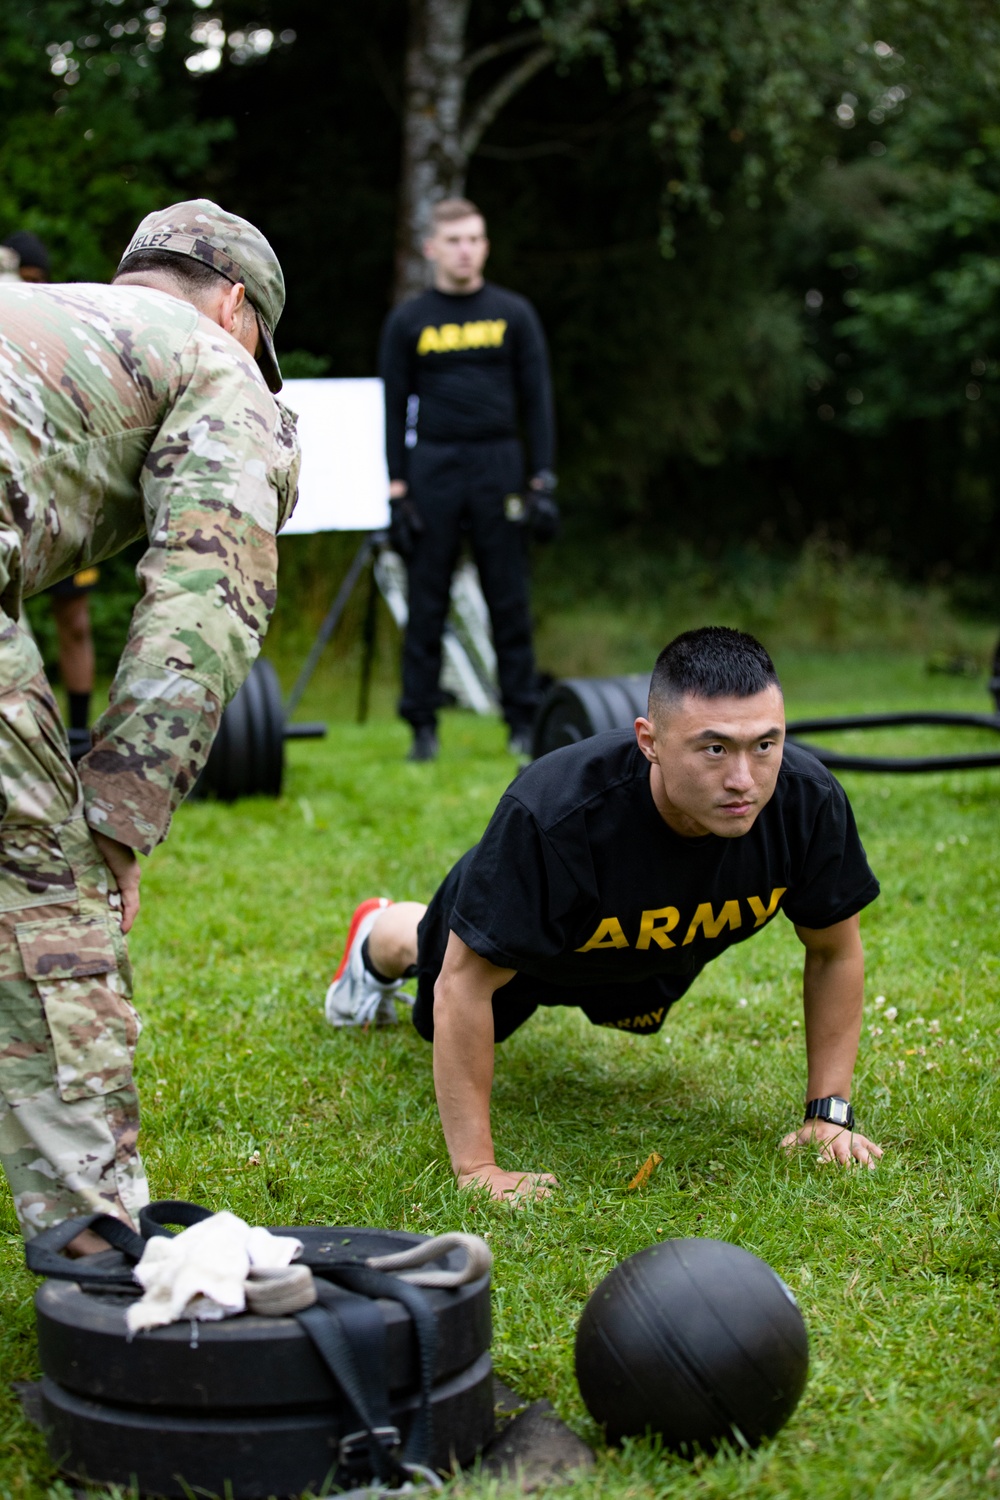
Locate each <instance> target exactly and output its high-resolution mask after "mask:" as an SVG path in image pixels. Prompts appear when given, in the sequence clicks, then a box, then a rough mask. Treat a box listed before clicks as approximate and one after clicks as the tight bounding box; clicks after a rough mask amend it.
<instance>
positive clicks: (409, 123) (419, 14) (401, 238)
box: [394, 0, 469, 302]
mask: <svg viewBox="0 0 1000 1500" xmlns="http://www.w3.org/2000/svg"><path fill="white" fill-rule="evenodd" d="M468 14H469V0H410V35H409V44H408V46H407V50H406V82H405V88H406V92H405V106H404V114H403V167H402V179H401V183H400V203H399V218H398V223H397V237H396V280H395V289H394V290H395V300H396V301H397V302H401V301H402V300H403V299H404V298H405V297H413V296H415V295H416V294H417V293H418V292H422V291H423V289H424V287H425V286H426V285H427V267H426V262H425V261H424V256H423V248H422V247H423V241H424V239H425V237H426V235H427V232H428V229H429V227H430V212H431V208H432V206H433V205H434V204H435V203H437V202H439V201H440V199H442V198H453V197H460V196H461V195H462V193H463V192H464V191H465V173H466V168H467V166H468V160H469V158H468V153H467V152H466V151H465V150H464V149H463V147H462V139H461V132H462V114H463V110H464V105H465V88H466V74H465V72H464V71H463V69H462V59H463V57H464V54H465V27H466V22H467V20H468Z"/></svg>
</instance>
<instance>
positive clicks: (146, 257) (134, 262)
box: [115, 250, 230, 292]
mask: <svg viewBox="0 0 1000 1500" xmlns="http://www.w3.org/2000/svg"><path fill="white" fill-rule="evenodd" d="M143 271H158V272H160V273H163V274H166V275H167V276H172V277H173V279H174V280H175V281H177V282H179V283H180V285H181V286H182V287H183V288H184V290H185V291H188V292H205V291H209V290H211V288H212V287H214V286H217V285H218V283H219V282H220V281H221V282H223V283H224V284H225V285H226V286H228V285H229V284H230V283H229V278H228V277H226V276H223V275H222V273H221V271H216V270H213V268H212V267H211V266H206V265H205V263H204V262H203V261H200V260H195V258H194V256H193V255H178V254H177V253H176V251H174V250H137V251H136V252H135V254H134V255H130V256H129V257H128V259H127V260H124V261H123V262H122V264H121V265H120V266H119V267H118V270H117V272H116V274H115V281H117V280H118V278H119V276H131V275H132V274H133V272H136V273H141V272H143Z"/></svg>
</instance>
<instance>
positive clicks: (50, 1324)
mask: <svg viewBox="0 0 1000 1500" xmlns="http://www.w3.org/2000/svg"><path fill="white" fill-rule="evenodd" d="M278 1232H279V1233H280V1232H281V1231H278ZM285 1232H286V1233H289V1234H290V1233H295V1234H296V1235H297V1236H298V1237H299V1238H300V1239H308V1240H309V1241H310V1243H309V1244H308V1246H307V1250H306V1254H305V1256H304V1257H303V1259H304V1260H306V1261H307V1262H308V1263H310V1264H312V1265H313V1266H314V1267H316V1266H318V1265H321V1264H322V1262H323V1260H324V1259H326V1260H327V1261H329V1260H330V1259H331V1258H332V1257H333V1255H334V1254H336V1253H338V1252H339V1253H340V1254H341V1255H343V1253H344V1249H345V1246H344V1245H343V1243H342V1242H343V1240H344V1239H345V1238H346V1239H348V1241H349V1248H350V1251H351V1252H353V1253H357V1254H359V1255H374V1254H383V1255H384V1254H387V1253H388V1252H389V1251H390V1249H395V1248H402V1247H403V1246H405V1245H408V1244H413V1243H416V1242H419V1240H420V1238H421V1236H419V1235H407V1234H401V1233H394V1232H392V1231H388V1230H384V1231H383V1230H360V1231H348V1230H340V1231H337V1235H336V1238H335V1239H332V1238H331V1231H330V1230H328V1229H326V1230H324V1229H312V1230H309V1229H305V1230H295V1231H292V1230H288V1231H285ZM461 1261H462V1252H461V1251H452V1252H451V1253H450V1254H449V1256H448V1257H447V1258H445V1260H444V1261H443V1264H445V1265H449V1266H456V1267H457V1266H458V1265H460V1264H461ZM138 1295H139V1293H138V1290H136V1291H135V1292H129V1291H126V1290H125V1289H120V1290H119V1289H112V1288H107V1287H80V1286H78V1285H77V1284H76V1283H74V1282H70V1281H46V1282H44V1283H43V1284H42V1286H40V1287H39V1288H38V1291H37V1292H36V1294H35V1320H36V1325H37V1331H38V1349H39V1357H40V1359H41V1365H42V1370H43V1371H44V1373H45V1374H46V1375H47V1376H49V1377H50V1379H52V1380H54V1381H56V1382H57V1383H58V1384H59V1385H61V1386H65V1387H66V1388H67V1389H68V1390H72V1391H79V1392H81V1393H83V1394H85V1395H91V1396H94V1397H97V1398H98V1399H100V1400H102V1401H113V1402H120V1403H122V1404H123V1405H126V1406H147V1407H173V1408H178V1409H183V1410H204V1409H206V1408H211V1409H213V1410H229V1411H235V1410H243V1411H250V1410H261V1409H265V1408H271V1409H277V1408H279V1407H291V1408H302V1407H308V1406H310V1405H313V1406H314V1405H316V1404H317V1403H322V1402H338V1403H339V1402H340V1401H341V1397H340V1395H339V1392H338V1391H337V1390H336V1388H335V1386H334V1384H333V1381H332V1380H331V1378H330V1375H329V1373H328V1371H327V1369H326V1366H325V1365H324V1364H323V1362H322V1361H321V1360H320V1358H319V1356H318V1355H317V1353H316V1351H315V1349H314V1348H313V1345H312V1343H311V1341H310V1340H309V1338H308V1336H307V1335H306V1334H305V1332H304V1331H303V1329H302V1328H301V1327H300V1325H299V1323H298V1322H297V1321H296V1320H295V1318H291V1317H288V1318H264V1317H256V1316H254V1315H252V1314H243V1315H241V1316H240V1317H237V1318H226V1319H224V1320H223V1321H222V1322H219V1323H198V1324H196V1325H195V1329H196V1332H195V1331H193V1330H192V1325H191V1323H190V1321H185V1322H183V1323H172V1324H169V1325H168V1326H167V1327H165V1328H154V1329H151V1330H149V1331H148V1332H145V1333H140V1334H136V1335H131V1336H130V1335H129V1334H128V1331H127V1329H126V1325H125V1312H126V1310H127V1308H128V1307H129V1305H130V1303H131V1302H133V1301H134V1300H135V1298H136V1297H137V1296H138ZM425 1295H426V1296H427V1298H428V1300H429V1302H430V1305H431V1307H432V1308H433V1310H434V1313H435V1316H436V1321H437V1330H438V1347H437V1355H436V1360H435V1369H434V1379H435V1380H442V1379H444V1378H445V1377H446V1376H450V1375H452V1374H454V1372H455V1371H456V1370H462V1369H465V1367H466V1366H467V1365H469V1364H471V1363H472V1361H473V1360H475V1359H477V1358H478V1357H479V1356H480V1355H481V1354H483V1353H484V1352H485V1351H486V1350H487V1349H489V1346H490V1338H491V1325H490V1284H489V1277H488V1276H482V1277H480V1278H479V1279H478V1280H477V1281H473V1282H469V1283H468V1284H467V1285H466V1286H462V1287H457V1288H456V1289H455V1290H454V1291H445V1290H441V1289H427V1290H426V1293H425ZM379 1307H380V1308H381V1310H382V1313H383V1316H384V1318H385V1325H386V1337H387V1340H388V1361H389V1368H390V1370H391V1372H392V1375H391V1386H392V1389H393V1390H398V1391H410V1390H414V1389H416V1386H417V1382H418V1371H417V1364H416V1349H415V1340H414V1337H413V1330H412V1327H411V1322H410V1315H409V1313H408V1312H407V1310H406V1309H405V1308H404V1307H403V1305H402V1303H400V1302H394V1301H391V1300H389V1299H388V1298H385V1299H379Z"/></svg>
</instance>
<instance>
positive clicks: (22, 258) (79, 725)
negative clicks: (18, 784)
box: [2, 229, 101, 760]
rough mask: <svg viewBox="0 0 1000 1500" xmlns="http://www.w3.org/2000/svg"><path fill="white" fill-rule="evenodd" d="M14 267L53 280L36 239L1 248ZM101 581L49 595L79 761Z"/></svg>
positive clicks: (86, 741)
mask: <svg viewBox="0 0 1000 1500" xmlns="http://www.w3.org/2000/svg"><path fill="white" fill-rule="evenodd" d="M2 248H4V249H6V250H8V251H9V252H10V254H11V256H16V257H17V263H16V266H15V265H13V264H12V263H11V259H10V256H8V257H6V260H7V262H8V266H9V269H10V274H11V277H12V278H13V277H14V276H15V275H16V277H17V279H18V280H19V281H28V282H35V283H38V284H39V285H41V284H43V283H45V282H47V281H51V280H52V261H51V258H50V256H49V252H48V248H47V247H46V245H45V244H44V242H43V241H42V240H40V239H39V238H38V235H37V234H32V233H31V231H30V230H29V229H18V230H16V231H15V233H14V234H9V235H8V236H7V238H6V239H5V240H4V241H3V243H2ZM100 576H101V574H100V569H99V568H84V569H83V570H82V571H81V572H79V573H74V574H73V576H72V577H71V578H64V579H62V581H61V582H60V583H57V584H54V585H53V587H52V588H51V589H49V591H48V595H49V598H50V600H51V601H52V617H53V619H54V620H55V626H56V641H57V644H58V651H59V678H60V681H61V682H62V685H63V687H64V688H65V689H66V698H67V701H68V710H69V712H68V723H67V726H66V727H67V729H68V730H69V750H70V755H71V757H72V758H73V760H79V758H80V756H81V755H86V753H87V751H88V750H89V749H90V730H89V729H88V728H87V726H88V724H89V723H90V699H91V695H92V694H93V691H94V636H93V632H92V630H91V626H90V606H89V604H88V602H87V595H88V594H89V593H90V591H91V589H92V588H93V587H94V585H95V584H96V583H97V580H98V578H99V577H100Z"/></svg>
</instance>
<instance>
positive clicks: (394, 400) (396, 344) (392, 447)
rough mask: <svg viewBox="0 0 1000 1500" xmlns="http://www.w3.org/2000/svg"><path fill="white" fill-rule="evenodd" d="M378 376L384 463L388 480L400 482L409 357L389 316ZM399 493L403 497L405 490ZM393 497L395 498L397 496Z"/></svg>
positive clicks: (408, 381)
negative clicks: (380, 386)
mask: <svg viewBox="0 0 1000 1500" xmlns="http://www.w3.org/2000/svg"><path fill="white" fill-rule="evenodd" d="M378 373H379V376H380V377H381V380H382V390H383V393H384V397H385V457H386V464H387V466H388V469H389V479H390V481H392V482H393V483H400V482H403V476H404V475H405V473H406V403H407V400H408V398H409V395H410V356H409V350H408V348H407V347H406V342H405V340H404V338H403V337H402V333H401V330H400V327H399V324H398V322H397V320H396V319H395V317H394V315H393V314H392V313H390V314H389V317H388V318H387V319H386V323H385V327H384V328H383V330H382V338H381V341H380V343H379V351H378ZM403 493H404V494H405V490H404V491H403ZM391 494H392V490H391V489H390V495H391ZM393 498H394V499H398V498H399V496H398V495H397V496H393Z"/></svg>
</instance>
